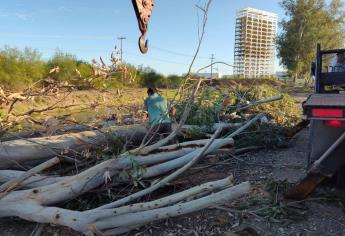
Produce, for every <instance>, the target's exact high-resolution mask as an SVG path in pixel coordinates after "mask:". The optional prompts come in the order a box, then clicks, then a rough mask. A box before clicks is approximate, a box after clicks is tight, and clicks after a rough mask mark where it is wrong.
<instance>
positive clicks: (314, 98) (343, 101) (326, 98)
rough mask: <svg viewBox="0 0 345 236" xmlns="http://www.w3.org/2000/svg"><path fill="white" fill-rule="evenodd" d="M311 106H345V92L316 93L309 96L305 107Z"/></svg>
mask: <svg viewBox="0 0 345 236" xmlns="http://www.w3.org/2000/svg"><path fill="white" fill-rule="evenodd" d="M309 107H339V108H340V107H341V108H343V107H345V94H329V93H316V94H312V95H310V96H309V98H308V99H307V100H306V102H305V103H304V104H303V108H309Z"/></svg>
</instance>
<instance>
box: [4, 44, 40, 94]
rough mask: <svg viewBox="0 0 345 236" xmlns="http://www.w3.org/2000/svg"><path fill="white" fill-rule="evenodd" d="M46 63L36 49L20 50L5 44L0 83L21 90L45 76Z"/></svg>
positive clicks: (8, 87) (7, 87)
mask: <svg viewBox="0 0 345 236" xmlns="http://www.w3.org/2000/svg"><path fill="white" fill-rule="evenodd" d="M46 70H47V69H46V65H45V63H44V61H43V60H42V59H41V54H40V53H39V52H38V51H37V50H34V49H30V48H25V49H24V50H23V51H20V50H18V49H16V48H10V47H7V46H5V47H4V49H1V50H0V83H1V85H2V86H4V87H5V88H6V89H14V90H20V89H23V88H24V87H26V86H27V85H28V84H31V83H33V82H36V81H38V80H40V79H42V78H43V77H44V74H45V73H46Z"/></svg>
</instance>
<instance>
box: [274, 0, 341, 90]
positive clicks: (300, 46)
mask: <svg viewBox="0 0 345 236" xmlns="http://www.w3.org/2000/svg"><path fill="white" fill-rule="evenodd" d="M327 3H328V4H327ZM280 5H281V7H282V8H283V9H284V10H285V16H286V18H285V19H283V20H282V21H281V22H280V28H281V32H280V34H279V35H278V37H277V42H276V43H277V51H278V57H279V58H280V59H281V64H282V65H283V66H284V67H285V68H286V69H287V70H288V72H289V74H290V76H291V77H292V78H293V79H294V81H295V80H296V79H304V80H305V81H306V83H308V82H309V81H310V78H311V75H310V64H311V63H312V62H313V61H314V60H315V57H316V45H317V44H318V43H320V44H321V46H322V48H324V49H337V48H343V47H344V43H345V37H344V33H345V27H344V23H345V11H344V3H343V2H342V1H341V0H331V1H325V0H283V1H281V2H280Z"/></svg>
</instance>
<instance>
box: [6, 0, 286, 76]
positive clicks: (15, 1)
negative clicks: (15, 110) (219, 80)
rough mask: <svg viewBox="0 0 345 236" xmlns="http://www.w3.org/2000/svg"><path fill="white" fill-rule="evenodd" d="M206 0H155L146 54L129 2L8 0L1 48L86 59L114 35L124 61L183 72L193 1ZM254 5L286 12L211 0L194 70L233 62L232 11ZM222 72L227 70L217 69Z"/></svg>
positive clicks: (270, 3) (266, 2)
mask: <svg viewBox="0 0 345 236" xmlns="http://www.w3.org/2000/svg"><path fill="white" fill-rule="evenodd" d="M199 2H201V3H203V2H204V0H155V8H154V11H153V14H152V17H151V21H150V24H149V31H148V34H147V37H148V39H149V42H150V49H149V52H148V54H146V55H141V54H140V52H139V49H138V47H137V39H138V37H139V35H140V32H139V29H138V25H137V22H136V17H135V13H134V10H133V7H132V3H131V0H98V1H95V0H11V1H6V4H4V3H3V4H2V5H1V6H0V22H1V24H0V46H1V47H3V46H4V45H9V46H12V47H17V48H20V49H22V48H24V47H32V48H36V49H38V50H39V51H40V52H41V53H42V55H43V57H44V58H49V57H50V56H51V55H53V54H54V52H55V50H56V49H57V48H59V49H60V50H63V51H65V52H69V53H72V54H75V55H76V56H77V57H78V58H80V59H84V60H87V61H90V60H91V59H93V58H98V57H99V56H102V57H103V58H104V59H106V58H109V55H110V53H111V51H112V49H113V47H114V45H115V44H117V45H119V41H118V40H117V39H116V38H117V37H118V36H126V37H127V39H126V40H124V43H123V47H124V60H125V61H127V62H129V63H132V64H134V65H144V66H150V67H152V68H154V69H156V70H157V71H159V72H162V73H164V74H172V73H176V74H181V73H184V72H186V70H187V68H188V64H189V63H190V61H191V56H192V55H193V53H194V51H195V48H196V45H197V23H198V18H197V10H196V8H195V4H196V3H199ZM244 7H253V8H258V9H261V10H267V11H271V12H275V13H277V14H278V17H279V19H281V18H282V17H283V16H284V12H283V10H282V9H281V8H280V6H279V1H278V0H237V1H234V0H214V1H213V3H212V5H211V8H210V12H209V21H208V25H207V30H206V35H205V38H204V43H203V45H202V48H201V51H200V54H199V55H200V57H199V58H198V60H197V61H196V63H195V67H194V68H195V70H196V69H198V68H200V67H203V66H205V65H207V64H209V62H210V59H209V58H210V56H211V54H212V53H214V54H215V58H216V60H223V61H226V62H228V63H230V64H232V62H233V48H234V31H235V29H234V25H235V17H236V12H237V11H238V10H240V9H242V8H244ZM218 70H219V72H221V73H222V74H230V73H231V72H232V69H231V68H228V67H225V66H219V67H218Z"/></svg>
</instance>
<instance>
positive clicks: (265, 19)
mask: <svg viewBox="0 0 345 236" xmlns="http://www.w3.org/2000/svg"><path fill="white" fill-rule="evenodd" d="M277 21H278V17H277V14H274V13H271V12H267V11H261V10H257V9H253V8H245V9H243V10H241V11H239V12H238V13H237V17H236V33H235V52H234V56H235V58H234V66H235V67H234V74H235V75H237V76H244V77H245V78H257V77H262V76H271V75H273V74H274V62H275V43H274V41H275V37H276V32H277Z"/></svg>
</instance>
